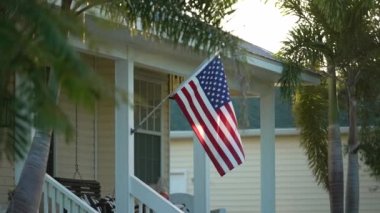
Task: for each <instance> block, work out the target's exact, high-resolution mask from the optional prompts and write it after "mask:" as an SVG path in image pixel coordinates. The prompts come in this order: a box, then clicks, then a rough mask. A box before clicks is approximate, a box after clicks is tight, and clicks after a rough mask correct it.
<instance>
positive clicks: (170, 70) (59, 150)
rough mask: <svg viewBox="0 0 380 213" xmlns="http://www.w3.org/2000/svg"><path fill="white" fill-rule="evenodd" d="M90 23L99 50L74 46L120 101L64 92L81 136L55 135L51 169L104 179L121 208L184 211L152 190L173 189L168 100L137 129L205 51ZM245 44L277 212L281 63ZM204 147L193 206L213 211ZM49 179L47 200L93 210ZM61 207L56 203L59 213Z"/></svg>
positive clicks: (265, 180)
mask: <svg viewBox="0 0 380 213" xmlns="http://www.w3.org/2000/svg"><path fill="white" fill-rule="evenodd" d="M86 20H87V24H88V28H89V30H90V32H91V34H93V35H96V36H95V38H96V39H97V40H99V41H100V44H99V45H97V46H98V48H97V49H96V50H94V49H91V48H90V47H89V46H88V42H87V41H85V40H78V39H71V43H72V45H73V46H74V47H76V48H77V50H78V51H79V52H81V53H82V56H83V58H84V59H85V60H86V61H87V63H88V64H89V65H91V66H92V67H93V69H94V71H95V72H97V73H99V75H100V76H102V77H103V78H104V79H105V81H106V82H107V84H108V85H107V86H109V87H110V88H114V91H113V92H114V94H115V99H112V98H111V99H108V100H107V99H106V100H102V101H100V102H98V103H97V104H96V106H94V107H93V109H94V110H93V111H90V112H89V111H86V110H84V109H82V108H80V107H78V106H76V105H75V104H72V103H69V102H68V101H67V100H66V99H65V95H64V94H62V96H61V99H60V104H61V106H62V108H63V109H64V110H65V111H66V112H67V113H68V115H69V118H70V120H71V121H72V123H73V126H74V127H75V128H76V134H75V137H74V138H73V139H72V141H71V143H65V141H64V139H63V138H62V137H61V136H59V135H55V136H54V146H52V152H51V153H53V154H52V155H51V157H50V167H49V168H50V171H49V173H50V174H51V175H52V176H55V177H65V178H75V179H90V180H97V181H98V182H99V183H100V185H101V194H102V196H106V195H112V196H114V197H115V198H116V212H120V213H121V212H134V211H135V206H136V204H137V205H138V206H139V205H146V206H148V207H149V208H151V209H153V210H154V211H155V212H180V210H179V209H178V208H176V207H175V206H174V205H173V204H172V203H170V202H169V201H167V200H166V199H164V198H163V197H162V196H160V195H159V193H158V192H157V191H155V190H152V189H151V188H150V187H149V185H151V184H155V183H157V182H158V180H159V179H160V180H161V182H162V186H161V187H163V188H165V187H168V186H169V182H168V181H169V129H170V128H169V110H170V109H169V105H168V103H164V105H163V106H162V108H161V109H160V110H158V111H157V112H155V113H154V114H153V116H151V117H149V118H148V120H147V121H146V122H145V123H144V124H143V125H142V126H141V128H139V129H137V131H136V132H135V133H134V134H131V130H132V129H135V127H136V125H137V124H138V123H139V122H140V121H141V120H142V119H144V118H145V116H146V115H147V114H148V113H149V112H150V111H151V110H152V109H153V108H154V107H155V106H156V105H157V104H158V103H159V102H160V101H161V100H162V98H164V97H165V96H166V95H167V94H169V92H170V86H169V82H170V76H172V75H176V76H182V77H185V78H186V77H188V76H190V75H191V73H192V72H193V71H194V70H195V69H196V67H198V65H199V64H201V62H202V61H203V60H204V59H205V56H201V55H197V54H194V53H192V52H190V51H188V50H185V49H181V48H176V49H174V48H173V47H172V46H170V45H168V44H166V43H163V42H153V41H147V40H144V39H143V38H139V37H137V38H131V37H129V36H128V35H129V33H128V31H127V30H126V29H123V28H113V29H110V30H108V31H104V30H103V29H102V28H101V27H98V26H97V24H96V22H95V21H93V20H92V17H88V18H87V19H86ZM242 48H243V49H245V50H246V57H247V62H246V64H245V65H244V69H245V71H247V73H248V74H249V76H248V77H247V80H248V82H249V84H248V85H247V87H246V89H247V90H248V91H247V94H248V95H254V96H260V98H261V103H260V104H261V108H262V109H263V110H262V111H261V115H260V117H261V121H260V122H261V128H262V131H261V133H262V134H261V156H262V159H261V161H262V162H261V209H262V212H268V213H271V212H273V213H274V212H275V164H274V159H275V154H274V150H275V138H274V86H275V82H277V80H278V78H279V77H280V74H281V71H282V66H281V64H280V63H279V62H278V61H276V60H275V59H274V58H272V57H271V55H270V54H269V53H268V52H266V51H264V50H262V49H260V48H258V47H256V46H253V45H251V44H247V43H245V42H242ZM223 62H224V64H225V69H226V72H227V75H228V78H229V81H230V82H229V85H230V88H231V89H232V90H234V91H239V90H240V89H241V85H240V83H241V81H240V80H239V79H238V78H237V76H236V75H235V72H234V70H235V67H234V62H233V61H230V60H229V59H225V60H223ZM304 80H306V81H310V82H317V81H318V80H317V76H313V75H305V76H304ZM99 86H105V85H99ZM235 94H238V92H235ZM124 100H127V101H126V102H125V101H124ZM115 101H116V102H117V103H118V104H117V105H116V104H115ZM123 101H124V102H123ZM243 143H244V141H243ZM198 145H199V144H198V143H194V150H196V151H195V153H196V156H195V157H194V165H196V167H195V168H194V173H195V177H194V187H195V190H194V206H195V207H196V208H197V209H196V210H195V212H209V211H210V206H209V201H208V200H209V191H208V184H209V183H208V181H209V177H208V175H209V166H208V164H209V163H208V159H207V157H206V155H205V153H204V152H203V150H202V149H201V148H200V146H198ZM195 162H196V163H195ZM263 162H265V167H264V163H263ZM242 166H244V164H243V165H242ZM19 170H20V167H18V168H16V177H17V173H18V171H19ZM49 181H50V182H53V180H51V179H49V178H47V182H46V183H45V188H44V200H45V203H51V202H56V201H55V200H56V199H58V200H60V201H59V202H62V205H63V206H66V207H67V209H70V210H71V209H72V210H71V211H72V212H86V211H88V212H91V210H82V208H80V207H79V206H81V205H82V204H80V203H81V202H80V201H78V199H76V198H72V199H71V198H70V197H72V196H71V195H65V196H64V195H63V194H60V193H61V192H58V189H56V188H59V187H56V186H55V185H57V184H55V185H54V184H52V183H50V182H49ZM60 190H63V191H64V189H60ZM166 190H169V189H166ZM70 199H71V200H73V201H70ZM66 200H67V202H66ZM136 200H137V202H136ZM57 202H58V201H57ZM78 203H79V204H78ZM55 206H56V205H52V204H50V207H52V208H53V210H52V211H54V208H55ZM44 208H46V209H44V210H46V211H45V212H49V211H50V209H49V205H47V207H46V205H45V207H44ZM139 209H142V208H139ZM71 211H70V212H71Z"/></svg>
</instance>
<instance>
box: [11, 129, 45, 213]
mask: <svg viewBox="0 0 380 213" xmlns="http://www.w3.org/2000/svg"><path fill="white" fill-rule="evenodd" d="M49 148H50V133H49V132H47V131H41V130H37V131H36V133H35V136H34V138H33V143H32V146H31V148H30V151H29V153H28V156H27V158H26V161H25V165H24V168H23V169H22V172H21V176H20V180H19V182H18V184H17V186H16V189H15V192H14V196H13V198H12V201H11V203H10V204H9V207H8V210H7V212H12V213H24V212H37V211H38V208H39V205H40V201H41V195H42V186H43V182H44V180H45V173H46V172H45V171H46V165H47V160H48V156H49Z"/></svg>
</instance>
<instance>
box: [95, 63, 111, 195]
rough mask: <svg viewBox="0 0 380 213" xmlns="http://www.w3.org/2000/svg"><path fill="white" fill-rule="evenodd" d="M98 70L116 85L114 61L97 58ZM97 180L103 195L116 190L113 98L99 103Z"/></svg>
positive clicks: (104, 77)
mask: <svg viewBox="0 0 380 213" xmlns="http://www.w3.org/2000/svg"><path fill="white" fill-rule="evenodd" d="M97 62H98V64H97V72H98V73H99V75H100V76H102V78H103V79H104V80H105V82H106V83H107V84H108V85H106V86H107V87H109V88H114V87H115V67H114V63H113V61H110V60H105V59H103V60H101V61H100V60H97ZM97 111H98V116H97V136H98V138H97V141H98V144H97V168H98V174H97V180H98V181H99V182H100V185H101V192H102V196H105V195H113V194H114V191H115V104H114V101H113V100H110V99H108V100H107V99H106V100H101V101H99V102H98V104H97Z"/></svg>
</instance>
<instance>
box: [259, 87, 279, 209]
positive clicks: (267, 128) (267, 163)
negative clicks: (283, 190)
mask: <svg viewBox="0 0 380 213" xmlns="http://www.w3.org/2000/svg"><path fill="white" fill-rule="evenodd" d="M274 97H275V91H274V87H273V86H269V87H268V88H267V89H265V91H264V92H262V93H261V94H260V126H261V139H260V140H261V142H260V147H261V150H260V151H261V162H260V164H261V212H262V213H275V211H276V176H275V175H276V174H275V109H274V106H275V103H274Z"/></svg>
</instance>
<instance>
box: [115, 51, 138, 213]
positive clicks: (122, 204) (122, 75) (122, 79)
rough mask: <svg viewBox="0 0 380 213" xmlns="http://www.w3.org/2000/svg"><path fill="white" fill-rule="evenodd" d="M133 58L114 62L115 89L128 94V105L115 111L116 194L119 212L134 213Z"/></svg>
mask: <svg viewBox="0 0 380 213" xmlns="http://www.w3.org/2000/svg"><path fill="white" fill-rule="evenodd" d="M133 76H134V62H133V57H128V60H118V61H115V86H116V88H119V89H122V90H123V91H125V92H127V95H128V103H123V102H119V105H118V106H116V109H115V194H116V212H117V213H127V212H134V201H133V198H132V196H131V184H130V183H131V178H130V177H131V176H132V175H134V136H133V134H131V128H133V125H134V120H133V119H134V118H133V93H134V88H133V80H134V78H133Z"/></svg>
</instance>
